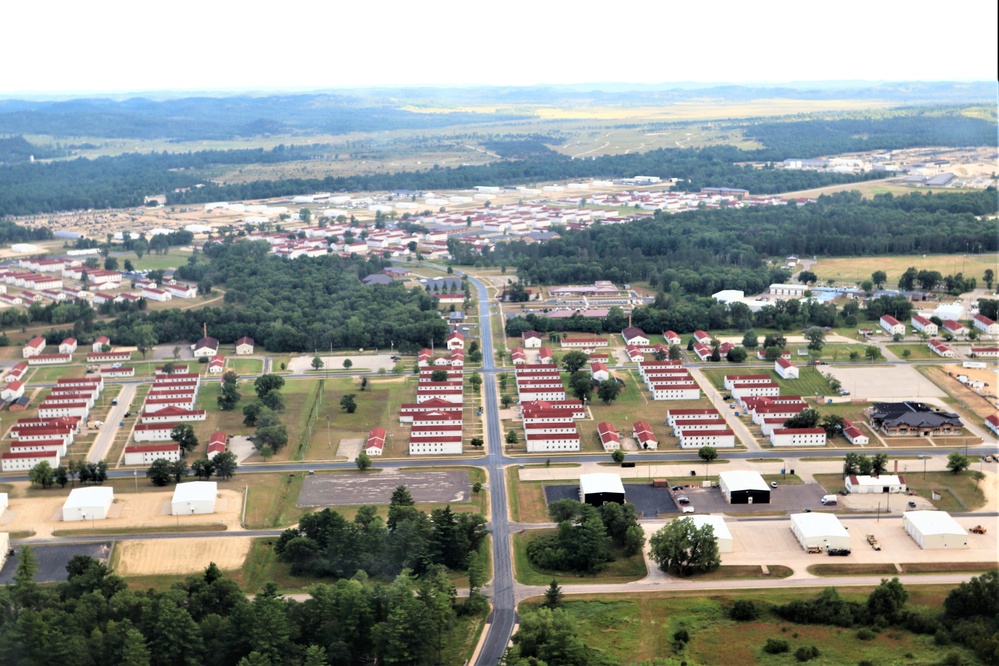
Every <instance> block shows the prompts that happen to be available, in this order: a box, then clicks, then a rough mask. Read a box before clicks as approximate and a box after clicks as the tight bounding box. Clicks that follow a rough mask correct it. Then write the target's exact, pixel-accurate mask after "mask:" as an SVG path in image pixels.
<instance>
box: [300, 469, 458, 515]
mask: <svg viewBox="0 0 999 666" xmlns="http://www.w3.org/2000/svg"><path fill="white" fill-rule="evenodd" d="M399 486H406V489H407V490H409V493H410V494H411V495H412V496H413V500H414V501H416V502H418V503H421V504H422V503H432V504H433V503H446V502H467V501H468V499H469V496H470V495H471V494H472V484H471V482H470V481H469V478H468V472H467V471H464V470H450V471H441V472H409V473H405V472H397V471H396V470H394V469H385V470H381V471H380V473H378V474H367V473H366V474H350V475H348V474H328V475H314V476H308V477H306V479H305V482H304V483H303V484H302V492H301V494H300V495H299V497H298V502H297V506H299V507H319V506H354V505H358V504H388V503H389V500H390V499H391V498H392V492H393V491H394V490H395V489H396V488H397V487H399Z"/></svg>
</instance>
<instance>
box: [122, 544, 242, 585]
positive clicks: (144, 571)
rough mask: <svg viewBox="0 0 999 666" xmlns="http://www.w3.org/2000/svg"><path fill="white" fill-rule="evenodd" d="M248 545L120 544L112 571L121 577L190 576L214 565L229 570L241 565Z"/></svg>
mask: <svg viewBox="0 0 999 666" xmlns="http://www.w3.org/2000/svg"><path fill="white" fill-rule="evenodd" d="M250 542H251V539H250V538H249V537H247V538H244V539H237V538H228V539H205V538H193V539H151V540H148V541H122V542H121V543H119V544H118V547H117V548H116V549H115V560H116V565H115V569H116V570H117V572H118V573H119V574H120V575H122V576H128V575H151V574H191V573H196V572H198V571H201V570H203V569H204V568H205V567H206V566H208V563H209V562H214V563H215V564H216V565H217V566H218V567H219V569H221V570H222V571H232V570H235V569H239V568H241V567H242V566H243V563H244V562H245V561H246V556H247V554H248V553H249V552H250Z"/></svg>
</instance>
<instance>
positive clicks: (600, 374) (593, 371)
mask: <svg viewBox="0 0 999 666" xmlns="http://www.w3.org/2000/svg"><path fill="white" fill-rule="evenodd" d="M590 377H592V378H593V379H594V380H596V381H598V382H605V381H607V380H608V379H610V372H608V371H607V366H606V365H604V364H603V363H601V362H600V361H597V362H596V363H593V364H591V365H590Z"/></svg>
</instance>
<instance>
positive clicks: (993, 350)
mask: <svg viewBox="0 0 999 666" xmlns="http://www.w3.org/2000/svg"><path fill="white" fill-rule="evenodd" d="M968 356H971V357H972V358H999V347H972V348H971V351H970V352H968Z"/></svg>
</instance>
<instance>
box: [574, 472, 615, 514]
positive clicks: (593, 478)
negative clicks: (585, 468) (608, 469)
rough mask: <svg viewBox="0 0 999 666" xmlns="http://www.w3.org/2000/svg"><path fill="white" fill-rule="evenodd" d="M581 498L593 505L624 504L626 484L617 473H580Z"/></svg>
mask: <svg viewBox="0 0 999 666" xmlns="http://www.w3.org/2000/svg"><path fill="white" fill-rule="evenodd" d="M579 500H580V501H581V502H585V503H586V504H590V505H592V506H597V507H598V506H602V505H603V504H604V503H605V502H616V503H617V504H624V484H623V483H621V477H620V476H618V475H617V474H580V475H579Z"/></svg>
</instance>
